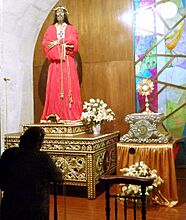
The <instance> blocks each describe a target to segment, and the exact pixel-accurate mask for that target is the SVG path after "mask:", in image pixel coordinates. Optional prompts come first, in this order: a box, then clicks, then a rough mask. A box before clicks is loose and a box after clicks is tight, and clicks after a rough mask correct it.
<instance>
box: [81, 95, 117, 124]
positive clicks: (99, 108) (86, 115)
mask: <svg viewBox="0 0 186 220" xmlns="http://www.w3.org/2000/svg"><path fill="white" fill-rule="evenodd" d="M114 119H115V114H114V112H113V111H112V110H111V109H110V108H107V104H106V103H104V101H103V100H100V99H90V100H89V101H88V102H87V101H86V102H84V104H83V112H82V115H81V120H82V122H83V123H85V124H86V123H94V124H99V123H102V122H103V121H108V122H109V121H113V120H114Z"/></svg>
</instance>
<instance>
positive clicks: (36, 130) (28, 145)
mask: <svg viewBox="0 0 186 220" xmlns="http://www.w3.org/2000/svg"><path fill="white" fill-rule="evenodd" d="M44 136H45V132H44V130H43V129H42V128H40V127H31V128H29V129H28V130H26V131H25V132H24V134H23V135H21V137H20V142H19V147H20V148H24V149H40V148H41V144H42V142H43V139H44Z"/></svg>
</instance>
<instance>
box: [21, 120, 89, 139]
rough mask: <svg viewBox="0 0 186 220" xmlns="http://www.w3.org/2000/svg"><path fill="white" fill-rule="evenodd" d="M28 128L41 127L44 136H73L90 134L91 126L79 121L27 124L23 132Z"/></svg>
mask: <svg viewBox="0 0 186 220" xmlns="http://www.w3.org/2000/svg"><path fill="white" fill-rule="evenodd" d="M30 127H41V128H43V129H44V131H45V134H46V136H56V135H57V136H58V135H59V136H61V135H63V136H74V135H79V134H86V133H91V132H92V125H84V124H83V123H82V122H81V121H64V122H63V123H43V124H27V125H24V126H23V131H26V130H27V129H28V128H30Z"/></svg>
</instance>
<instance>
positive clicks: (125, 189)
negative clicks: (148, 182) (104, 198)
mask: <svg viewBox="0 0 186 220" xmlns="http://www.w3.org/2000/svg"><path fill="white" fill-rule="evenodd" d="M120 171H121V172H122V173H123V175H124V176H136V177H147V178H153V179H154V181H153V184H152V186H148V187H147V188H146V195H147V196H149V193H150V192H151V191H152V190H153V189H154V188H155V187H158V186H159V185H161V184H162V183H163V182H164V181H163V180H162V178H161V177H160V176H158V175H157V170H155V169H153V170H151V169H150V168H149V167H148V166H147V165H146V164H145V163H144V162H143V161H140V162H136V163H135V164H133V165H131V166H129V167H128V168H123V169H120ZM121 186H122V188H121V192H122V194H123V195H135V196H138V195H141V186H136V185H131V184H121Z"/></svg>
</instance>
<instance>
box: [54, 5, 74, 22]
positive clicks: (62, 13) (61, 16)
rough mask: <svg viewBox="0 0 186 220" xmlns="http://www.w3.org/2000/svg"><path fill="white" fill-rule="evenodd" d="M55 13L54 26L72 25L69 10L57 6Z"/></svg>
mask: <svg viewBox="0 0 186 220" xmlns="http://www.w3.org/2000/svg"><path fill="white" fill-rule="evenodd" d="M53 11H54V12H55V18H54V24H56V23H60V24H61V23H63V22H65V23H67V24H70V23H69V20H68V16H67V15H68V10H67V9H66V8H65V7H63V6H57V7H56V8H54V9H53Z"/></svg>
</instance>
